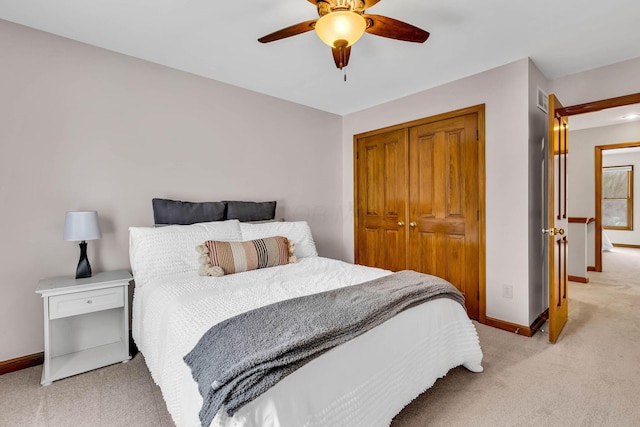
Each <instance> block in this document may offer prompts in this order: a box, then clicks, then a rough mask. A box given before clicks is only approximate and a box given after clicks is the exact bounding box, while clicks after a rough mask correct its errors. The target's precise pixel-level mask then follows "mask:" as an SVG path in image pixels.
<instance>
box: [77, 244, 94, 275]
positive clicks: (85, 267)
mask: <svg viewBox="0 0 640 427" xmlns="http://www.w3.org/2000/svg"><path fill="white" fill-rule="evenodd" d="M87 277H91V266H90V265H89V259H88V258H87V242H85V241H84V240H83V241H82V242H80V261H78V268H77V269H76V279H86V278H87Z"/></svg>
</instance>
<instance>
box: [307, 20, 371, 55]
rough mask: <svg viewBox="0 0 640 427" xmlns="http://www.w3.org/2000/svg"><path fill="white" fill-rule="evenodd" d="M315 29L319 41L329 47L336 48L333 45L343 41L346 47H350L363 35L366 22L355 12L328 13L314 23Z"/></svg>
mask: <svg viewBox="0 0 640 427" xmlns="http://www.w3.org/2000/svg"><path fill="white" fill-rule="evenodd" d="M315 29H316V34H317V35H318V37H320V40H322V41H323V42H324V43H326V44H327V45H329V46H331V47H337V46H336V45H335V43H336V41H338V40H344V41H346V42H347V46H351V45H352V44H354V43H355V42H357V41H358V39H359V38H360V37H361V36H362V34H364V30H366V29H367V21H366V20H365V19H364V18H363V17H362V15H359V14H357V13H355V12H350V11H337V12H330V13H327V14H326V15H324V16H323V17H322V18H320V19H318V21H316V27H315ZM345 47H346V46H345Z"/></svg>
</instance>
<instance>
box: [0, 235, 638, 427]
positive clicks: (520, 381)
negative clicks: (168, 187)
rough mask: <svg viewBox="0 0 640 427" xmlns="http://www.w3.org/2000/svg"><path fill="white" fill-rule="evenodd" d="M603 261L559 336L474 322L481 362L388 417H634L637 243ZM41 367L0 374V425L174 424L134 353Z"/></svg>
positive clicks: (412, 426) (519, 422)
mask: <svg viewBox="0 0 640 427" xmlns="http://www.w3.org/2000/svg"><path fill="white" fill-rule="evenodd" d="M604 269H605V272H603V273H590V279H591V281H590V283H589V284H586V285H585V284H580V283H571V284H570V289H569V291H570V301H569V304H570V305H569V322H568V324H567V325H566V327H565V330H564V331H563V333H562V335H561V337H560V339H559V341H558V343H556V344H554V345H552V344H549V343H548V342H547V335H546V333H538V334H536V335H535V336H534V337H533V338H525V337H522V336H519V335H515V334H511V333H508V332H504V331H501V330H498V329H494V328H490V327H487V326H484V325H476V327H477V329H478V333H479V335H480V343H481V345H482V349H483V351H484V362H483V365H484V367H485V372H483V373H481V374H474V373H471V372H468V371H467V370H465V369H464V368H456V369H454V370H452V371H451V372H450V373H449V374H448V375H447V376H446V377H445V378H442V379H440V380H438V381H437V382H436V384H435V385H434V386H433V387H432V388H431V389H429V390H428V391H427V392H425V393H423V394H422V395H421V396H420V397H418V398H417V399H416V400H414V401H413V402H412V403H411V404H410V405H409V406H407V407H406V408H405V409H404V410H403V411H402V412H401V413H400V414H398V416H397V417H396V418H395V420H394V422H393V424H392V426H393V427H419V426H420V427H424V426H616V427H618V426H640V250H637V249H623V248H616V249H615V251H614V252H612V253H605V254H604ZM40 372H41V367H34V368H29V369H24V370H22V371H19V372H14V373H11V374H6V375H3V376H0V426H8V427H13V426H48V427H63V426H73V427H83V426H101V427H111V426H134V427H135V426H141V427H144V426H161V427H172V426H173V423H172V421H171V417H170V416H169V414H168V413H167V410H166V408H165V405H164V402H163V400H162V396H161V394H160V391H159V389H158V388H157V386H155V384H153V381H152V380H151V378H150V376H149V372H148V370H147V368H146V365H145V363H144V358H143V357H142V356H141V355H140V354H138V355H137V356H136V357H135V358H134V359H133V360H132V361H131V362H129V363H127V364H118V365H113V366H109V367H106V368H103V369H98V370H96V371H92V372H89V373H86V374H82V375H78V376H75V377H72V378H68V379H65V380H61V381H56V382H54V383H53V384H52V385H50V386H48V387H40V385H39V381H40Z"/></svg>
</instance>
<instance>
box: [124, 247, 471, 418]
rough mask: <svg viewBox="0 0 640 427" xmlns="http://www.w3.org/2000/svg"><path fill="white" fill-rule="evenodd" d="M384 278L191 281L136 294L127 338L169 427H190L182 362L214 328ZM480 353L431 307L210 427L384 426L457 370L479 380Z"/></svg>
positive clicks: (326, 268) (462, 319)
mask: <svg viewBox="0 0 640 427" xmlns="http://www.w3.org/2000/svg"><path fill="white" fill-rule="evenodd" d="M386 274H390V273H389V272H388V271H385V270H380V269H374V268H369V267H362V266H354V265H352V264H348V263H344V262H341V261H335V260H331V259H327V258H320V257H310V258H304V259H301V260H300V262H299V263H297V264H289V265H286V266H280V267H274V268H267V269H261V270H256V271H249V272H245V273H238V274H233V275H228V276H224V277H221V278H212V277H200V276H198V275H197V273H196V272H192V273H181V274H176V275H173V276H171V277H168V278H165V279H162V280H154V281H152V282H149V283H147V284H145V286H144V287H142V288H140V289H136V293H135V296H134V307H133V336H134V338H135V340H136V344H137V345H138V348H139V349H140V351H141V352H142V353H143V355H144V356H145V360H146V363H147V365H148V367H149V370H150V371H151V374H152V376H153V378H154V380H155V381H156V383H157V384H158V385H159V386H160V388H161V390H162V394H163V396H164V399H165V401H166V403H167V408H168V409H169V412H170V413H171V415H172V417H173V419H174V421H175V423H176V425H177V426H179V427H183V426H194V427H195V426H198V425H199V420H198V412H199V410H200V406H201V404H202V398H201V397H200V395H199V393H198V389H197V384H196V383H195V381H193V379H192V377H191V372H190V371H189V368H188V367H187V365H186V364H185V363H184V361H183V360H182V358H183V356H184V355H185V354H187V353H188V352H189V351H190V350H191V349H192V348H193V347H194V346H195V344H196V343H197V342H198V340H199V338H200V337H201V336H202V335H203V334H204V333H205V332H206V331H207V330H208V329H209V328H210V327H211V326H212V325H214V324H216V323H218V322H220V321H222V320H224V319H227V318H229V317H232V316H235V315H237V314H239V313H242V312H245V311H247V310H251V309H253V308H256V307H259V306H262V305H266V304H270V303H273V302H276V301H281V300H284V299H288V298H293V297H297V296H301V295H307V294H312V293H317V292H322V291H325V290H329V289H335V288H337V287H342V286H348V285H352V284H356V283H361V282H364V281H366V280H371V279H374V278H376V277H380V276H383V275H386ZM481 361H482V352H481V350H480V346H479V343H478V336H477V334H476V331H475V328H474V326H473V324H472V323H471V321H470V320H469V318H468V317H467V315H466V313H465V311H464V309H463V308H462V307H461V306H460V305H459V304H457V303H456V302H454V301H452V300H449V299H438V300H435V301H431V302H428V303H426V304H422V305H420V306H417V307H414V308H412V309H410V310H407V311H405V312H403V313H401V314H400V315H398V316H396V317H394V318H393V319H391V320H389V321H387V322H386V323H384V324H383V325H381V326H379V327H377V328H375V329H373V330H371V331H369V332H367V333H365V334H363V335H361V336H359V337H358V338H356V339H354V340H352V341H350V342H347V343H345V344H343V345H341V346H339V347H336V348H334V349H333V350H330V351H328V352H327V353H325V354H324V355H322V356H320V357H318V358H317V359H314V360H313V361H311V362H310V363H309V364H307V365H305V366H304V367H302V368H301V369H299V370H298V371H296V372H295V373H294V374H292V375H290V376H288V377H286V378H285V379H284V380H282V381H281V382H279V383H278V384H277V385H276V386H274V387H273V388H272V389H270V390H269V391H268V392H266V393H265V394H263V395H262V396H260V397H259V398H258V399H256V400H254V401H253V402H251V403H249V404H247V405H246V406H244V407H243V408H241V409H240V410H239V411H238V413H236V415H235V416H234V417H233V418H228V417H227V416H226V415H224V414H223V413H222V412H223V411H221V413H218V415H217V416H216V418H215V419H214V421H213V424H212V425H214V426H225V427H231V426H246V427H267V426H274V427H275V426H282V427H288V426H309V427H312V426H318V427H323V426H332V427H334V426H363V427H365V426H366V427H372V426H388V425H389V424H390V421H391V419H392V418H393V416H395V415H396V414H397V413H398V412H399V411H400V410H401V409H402V408H403V407H404V406H406V405H407V404H408V403H409V402H411V400H413V399H414V398H415V397H417V396H418V395H419V394H420V393H421V392H423V391H424V390H426V389H427V388H429V387H430V386H431V385H432V384H433V383H434V382H435V380H436V379H437V378H440V377H442V376H444V375H445V374H446V373H447V371H448V370H449V369H451V368H453V367H455V366H459V365H464V366H466V367H467V368H468V369H470V370H472V371H476V372H480V371H482V366H481Z"/></svg>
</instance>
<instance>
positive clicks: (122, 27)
mask: <svg viewBox="0 0 640 427" xmlns="http://www.w3.org/2000/svg"><path fill="white" fill-rule="evenodd" d="M370 13H373V14H379V15H386V16H389V17H392V18H396V19H400V20H402V21H405V22H408V23H410V24H413V25H415V26H418V27H421V28H424V29H425V30H427V31H429V32H430V33H431V37H430V38H429V39H428V40H427V42H426V43H424V44H413V43H406V42H399V41H395V40H389V39H385V38H381V37H376V36H373V35H370V34H365V35H364V36H363V37H362V39H360V41H358V43H356V44H355V45H354V46H353V49H352V53H351V59H350V63H349V66H348V67H347V68H346V71H347V76H348V80H347V82H344V81H343V74H342V72H340V71H339V70H338V69H337V68H336V67H335V64H334V62H333V59H332V56H331V51H330V49H329V47H327V46H326V45H324V44H323V43H322V42H321V41H320V40H319V39H318V38H317V36H316V35H315V34H314V33H313V32H308V33H305V34H302V35H298V36H295V37H291V38H288V39H285V40H280V41H276V42H273V43H270V44H261V43H258V42H257V41H256V39H258V38H259V37H261V36H263V35H265V34H268V33H271V32H273V31H275V30H278V29H280V28H283V27H286V26H289V25H292V24H294V23H298V22H301V21H305V20H309V19H314V18H316V17H317V13H316V10H315V7H314V5H313V4H311V3H310V2H308V1H305V0H277V1H276V0H273V1H267V0H243V1H239V0H234V1H217V0H180V1H178V0H90V1H82V0H0V18H2V19H6V20H8V21H12V22H16V23H19V24H23V25H26V26H29V27H33V28H37V29H40V30H43V31H47V32H50V33H53V34H57V35H60V36H64V37H68V38H70V39H74V40H78V41H81V42H84V43H88V44H91V45H95V46H99V47H103V48H106V49H109V50H113V51H116V52H120V53H124V54H127V55H131V56H134V57H138V58H141V59H145V60H148V61H151V62H155V63H158V64H162V65H166V66H169V67H173V68H176V69H179V70H184V71H188V72H191V73H193V74H197V75H200V76H205V77H209V78H212V79H215V80H219V81H222V82H226V83H230V84H233V85H236V86H240V87H244V88H247V89H251V90H254V91H258V92H261V93H265V94H268V95H272V96H275V97H278V98H283V99H286V100H290V101H293V102H296V103H300V104H304V105H308V106H311V107H315V108H318V109H320V110H324V111H329V112H333V113H336V114H341V115H344V114H347V113H350V112H354V111H359V110H361V109H364V108H367V107H370V106H373V105H377V104H381V103H384V102H386V101H389V100H392V99H396V98H399V97H402V96H405V95H408V94H411V93H415V92H418V91H421V90H424V89H428V88H431V87H434V86H438V85H441V84H443V83H446V82H449V81H453V80H456V79H459V78H462V77H465V76H468V75H472V74H475V73H478V72H481V71H484V70H487V69H491V68H494V67H497V66H500V65H502V64H506V63H509V62H512V61H515V60H518V59H521V58H524V57H527V56H528V57H531V58H532V59H533V61H534V62H535V63H536V65H537V66H538V67H539V68H540V70H541V71H542V72H543V73H544V74H545V75H546V76H547V77H548V78H550V79H553V78H557V77H560V76H563V75H567V74H572V73H576V72H580V71H584V70H588V69H592V68H596V67H599V66H603V65H607V64H611V63H615V62H620V61H623V60H626V59H631V58H635V57H638V56H639V55H640V51H639V49H638V40H640V25H638V23H637V22H638V16H640V1H638V0H607V1H585V0H483V1H478V0H429V1H426V0H404V1H399V0H382V1H381V2H380V3H378V4H377V5H376V6H374V7H373V8H371V9H370Z"/></svg>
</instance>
